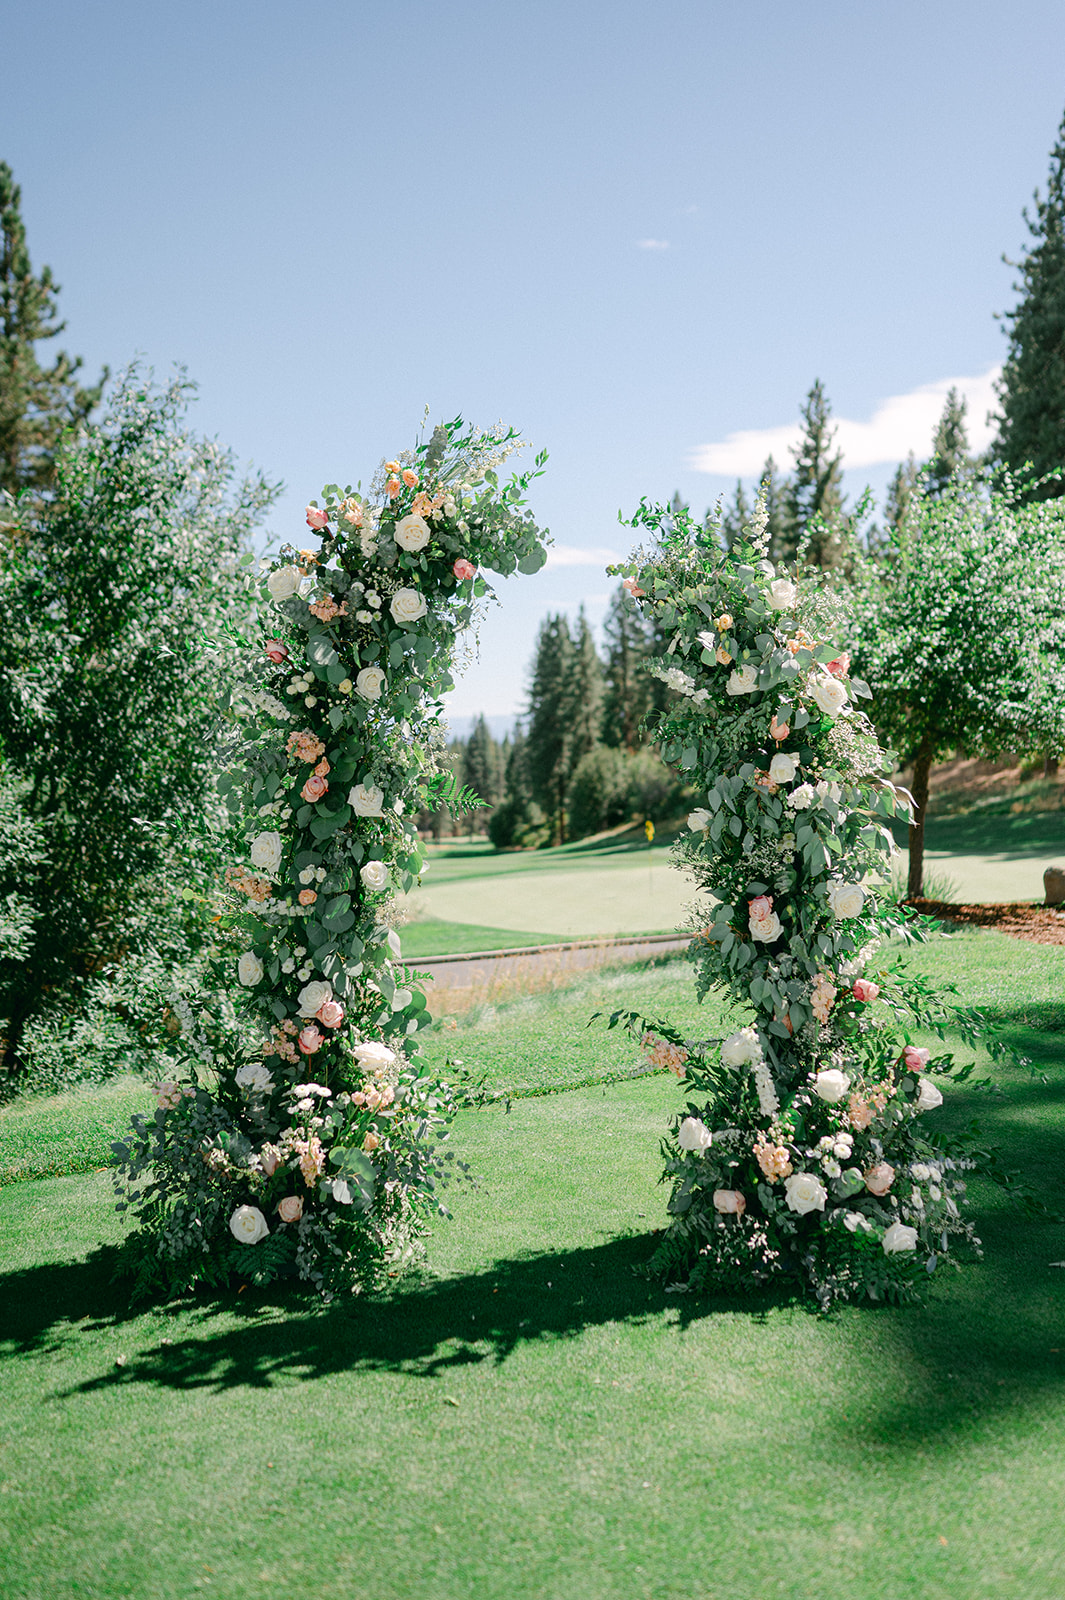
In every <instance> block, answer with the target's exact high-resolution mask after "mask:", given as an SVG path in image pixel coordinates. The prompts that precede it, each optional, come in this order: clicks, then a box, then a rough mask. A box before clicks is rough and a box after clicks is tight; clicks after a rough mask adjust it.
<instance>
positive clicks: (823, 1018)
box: [810, 972, 839, 1023]
mask: <svg viewBox="0 0 1065 1600" xmlns="http://www.w3.org/2000/svg"><path fill="white" fill-rule="evenodd" d="M838 993H839V990H838V989H837V988H836V986H835V984H834V983H833V982H832V981H831V980H830V978H829V975H828V973H827V972H819V973H818V974H817V976H816V977H815V979H814V983H813V989H812V990H811V993H810V1009H811V1010H812V1011H813V1014H814V1016H815V1017H816V1018H817V1020H818V1022H821V1023H825V1022H827V1021H828V1013H829V1012H830V1011H831V1009H832V1002H833V1000H834V999H835V998H836V995H837V994H838Z"/></svg>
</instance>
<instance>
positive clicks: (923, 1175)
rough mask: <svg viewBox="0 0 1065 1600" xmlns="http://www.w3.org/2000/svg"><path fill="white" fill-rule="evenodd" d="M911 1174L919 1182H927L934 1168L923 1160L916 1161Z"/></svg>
mask: <svg viewBox="0 0 1065 1600" xmlns="http://www.w3.org/2000/svg"><path fill="white" fill-rule="evenodd" d="M910 1176H911V1177H913V1178H916V1179H917V1182H918V1183H927V1182H928V1179H929V1178H930V1177H931V1176H932V1169H931V1167H929V1166H926V1165H925V1163H924V1162H923V1161H915V1162H914V1163H913V1166H912V1167H911V1168H910Z"/></svg>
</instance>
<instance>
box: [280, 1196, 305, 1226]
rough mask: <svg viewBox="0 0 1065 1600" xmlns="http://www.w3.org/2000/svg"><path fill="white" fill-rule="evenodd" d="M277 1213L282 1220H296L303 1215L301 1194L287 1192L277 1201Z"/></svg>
mask: <svg viewBox="0 0 1065 1600" xmlns="http://www.w3.org/2000/svg"><path fill="white" fill-rule="evenodd" d="M277 1214H278V1216H279V1217H280V1218H281V1221H282V1222H298V1221H299V1220H300V1218H301V1217H302V1215H303V1196H302V1195H299V1194H287V1195H286V1196H285V1198H284V1199H283V1200H279V1201H278V1204H277Z"/></svg>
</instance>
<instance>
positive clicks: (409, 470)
mask: <svg viewBox="0 0 1065 1600" xmlns="http://www.w3.org/2000/svg"><path fill="white" fill-rule="evenodd" d="M401 476H402V478H403V482H404V483H405V484H406V485H407V488H408V489H416V488H417V487H418V474H417V473H416V472H415V471H414V468H413V467H404V468H403V472H402V474H401Z"/></svg>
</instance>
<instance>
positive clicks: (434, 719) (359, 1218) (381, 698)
mask: <svg viewBox="0 0 1065 1600" xmlns="http://www.w3.org/2000/svg"><path fill="white" fill-rule="evenodd" d="M515 439H516V436H515V435H514V433H513V431H506V430H503V429H501V428H499V429H496V430H494V431H492V432H489V433H480V432H477V431H473V430H470V431H467V430H465V428H464V425H463V424H462V423H461V420H460V421H457V422H455V423H452V424H449V425H448V426H446V427H438V428H437V429H436V430H435V431H434V432H433V434H432V436H431V438H430V439H429V440H428V441H427V442H424V443H422V444H419V445H418V447H417V448H416V449H415V450H413V451H410V452H405V453H404V454H402V455H399V456H397V457H396V458H395V459H394V460H391V461H386V462H385V463H384V464H383V466H382V469H381V470H380V472H379V473H378V475H377V477H376V478H375V480H374V482H373V484H372V485H371V488H370V490H369V492H367V493H365V494H364V493H363V492H361V490H360V489H359V488H358V487H356V488H352V487H350V486H349V487H347V488H345V489H343V490H341V489H340V488H339V487H338V486H337V485H330V486H328V487H327V488H326V489H325V490H324V492H323V495H322V503H321V504H320V505H319V504H317V503H314V502H312V504H311V505H309V506H308V508H307V524H308V526H309V527H310V528H311V530H312V531H313V532H314V534H315V535H316V536H317V542H316V544H315V547H314V548H313V549H295V548H292V547H289V546H283V547H282V549H281V552H280V558H279V559H278V560H277V561H275V562H273V563H271V564H270V567H269V570H268V571H267V572H266V574H265V576H264V578H263V579H262V582H261V584H260V586H259V602H260V612H259V614H260V619H261V637H260V638H259V639H258V640H256V641H255V643H254V644H253V645H252V646H251V648H250V649H249V648H248V646H247V642H246V641H243V640H240V639H235V640H234V655H235V657H236V668H237V683H238V686H237V687H236V688H235V690H234V693H233V697H232V706H231V722H230V729H229V738H230V742H229V747H228V752H227V755H226V757H225V760H224V762H223V767H224V770H223V771H222V772H221V774H220V779H219V787H220V789H221V790H222V792H223V793H224V794H225V795H226V798H227V800H228V802H229V804H230V806H231V808H232V809H233V811H234V812H235V813H236V814H237V815H238V816H240V817H242V818H243V819H244V821H245V823H246V842H247V850H246V854H245V856H244V858H243V859H242V860H237V861H234V862H233V863H232V865H231V867H230V869H229V872H228V874H227V885H228V894H229V910H228V914H227V919H226V920H227V922H228V927H229V933H230V937H231V942H235V943H236V947H237V950H239V949H240V946H241V945H243V946H244V949H243V951H242V952H241V953H240V954H239V957H238V956H237V953H236V950H235V951H234V956H233V961H232V969H231V972H230V974H229V983H230V986H231V987H232V988H233V989H234V990H235V991H236V992H237V993H238V994H239V995H241V996H242V1011H243V1017H244V1025H245V1026H244V1032H243V1035H242V1037H241V1039H240V1040H239V1041H238V1042H237V1043H234V1042H233V1039H232V1034H230V1035H229V1036H223V1042H222V1044H219V1042H218V1037H217V1035H216V1034H215V1033H212V1031H211V1029H210V1026H209V1024H208V1023H207V1022H205V1020H204V1019H203V1018H202V1017H200V1016H197V1015H196V1008H195V1007H194V1006H192V1005H179V1006H178V1007H177V1017H178V1021H179V1022H180V1023H181V1032H180V1035H179V1037H178V1038H177V1039H176V1041H175V1042H174V1045H173V1046H172V1049H171V1057H172V1059H171V1061H170V1062H168V1070H167V1075H166V1077H165V1078H164V1080H163V1081H162V1082H160V1083H159V1084H158V1085H157V1097H158V1109H157V1111H156V1112H155V1115H154V1117H152V1118H138V1119H135V1122H134V1128H133V1131H132V1132H131V1134H130V1135H129V1136H128V1137H127V1138H126V1139H125V1140H124V1141H123V1142H122V1143H121V1144H120V1145H118V1146H116V1155H117V1158H118V1163H119V1164H118V1177H117V1182H118V1186H119V1189H120V1192H121V1195H122V1203H123V1205H125V1206H130V1207H132V1209H133V1211H134V1213H135V1216H136V1218H137V1221H138V1223H139V1227H138V1229H137V1230H136V1231H135V1233H134V1234H133V1235H132V1238H131V1240H130V1241H129V1244H128V1246H127V1256H128V1259H129V1265H130V1267H131V1269H132V1270H133V1271H135V1272H136V1273H137V1275H138V1277H139V1279H140V1281H141V1283H142V1285H143V1286H144V1287H147V1288H151V1287H163V1288H166V1289H170V1290H175V1289H184V1288H188V1287H189V1286H191V1285H193V1284H195V1283H197V1282H208V1283H222V1282H225V1281H226V1280H227V1279H228V1278H229V1277H230V1276H231V1275H233V1274H237V1275H240V1276H242V1277H244V1278H250V1279H252V1280H253V1281H256V1282H265V1281H268V1280H269V1279H270V1278H271V1277H272V1276H274V1275H275V1274H276V1273H277V1272H278V1271H288V1272H296V1273H298V1274H299V1276H300V1277H301V1278H303V1279H305V1280H309V1281H310V1282H311V1283H313V1284H314V1285H315V1286H316V1287H317V1288H318V1289H320V1290H321V1291H322V1292H324V1293H326V1294H331V1293H334V1292H336V1291H337V1290H338V1289H342V1288H352V1289H358V1288H360V1287H364V1286H366V1285H369V1284H372V1283H374V1282H377V1281H379V1280H380V1278H381V1276H382V1274H383V1273H385V1272H386V1271H388V1270H394V1269H395V1266H396V1264H397V1263H398V1262H401V1261H402V1260H404V1259H406V1258H407V1256H408V1255H409V1254H410V1253H411V1251H412V1249H413V1248H414V1247H415V1245H416V1244H417V1240H418V1238H419V1235H420V1234H421V1232H422V1231H423V1230H424V1227H425V1224H426V1218H427V1217H428V1216H431V1215H432V1213H433V1211H434V1210H443V1206H442V1204H441V1202H440V1200H439V1196H438V1188H439V1185H440V1183H441V1180H442V1179H443V1178H444V1177H445V1176H446V1174H447V1171H448V1168H447V1165H446V1163H447V1161H448V1160H449V1159H450V1152H446V1153H445V1152H442V1151H441V1150H440V1145H441V1142H442V1140H443V1139H444V1138H446V1134H447V1126H448V1123H449V1120H450V1118H451V1116H452V1114H453V1110H454V1099H453V1095H452V1093H451V1091H450V1090H449V1089H448V1087H447V1086H446V1085H442V1084H440V1083H437V1082H435V1081H433V1079H431V1078H430V1077H429V1076H428V1075H427V1074H426V1073H425V1072H423V1071H421V1070H420V1069H419V1066H418V1051H417V1033H418V1030H419V1029H420V1028H421V1027H423V1026H424V1025H425V1024H426V1023H427V1021H428V1020H429V1018H428V1012H427V1009H426V1002H425V996H424V994H423V992H422V990H421V989H420V987H419V986H418V983H417V981H416V979H415V976H414V975H413V974H412V973H411V972H410V970H409V969H407V968H405V967H404V966H402V964H401V944H400V938H399V934H398V932H397V930H396V927H395V925H394V924H395V923H396V920H397V918H396V908H395V902H394V895H395V893H396V892H397V891H401V890H406V889H409V888H410V887H411V885H412V884H413V883H414V882H415V881H416V879H417V878H418V877H419V874H420V873H421V872H422V871H423V870H424V867H425V863H424V861H423V856H422V850H421V847H420V844H419V839H418V834H417V830H416V828H415V823H414V817H415V816H416V815H417V812H418V810H419V808H420V807H421V806H423V805H425V804H426V803H432V802H433V801H434V800H436V801H439V800H441V799H444V798H446V799H448V800H450V801H451V802H452V803H455V800H456V798H457V799H458V800H459V801H460V802H461V799H462V797H461V796H456V795H455V793H454V786H453V784H452V782H451V779H450V776H449V774H448V773H447V772H446V770H445V769H444V764H443V761H442V757H443V754H444V750H445V741H446V726H445V724H444V723H443V721H442V713H441V707H440V696H441V695H442V694H443V693H444V692H445V691H446V690H447V689H449V688H451V687H452V679H451V671H452V661H453V657H454V652H455V646H456V640H457V637H458V635H459V633H460V632H461V631H462V630H464V629H466V628H468V627H469V626H470V625H471V623H472V622H473V620H474V618H475V614H476V608H477V602H478V600H479V599H480V598H481V597H482V596H484V595H485V594H487V593H490V590H489V588H488V585H487V582H486V580H485V578H484V576H483V570H484V569H488V570H491V571H493V572H497V573H501V574H503V575H509V574H511V573H513V572H515V571H518V572H524V573H532V572H535V571H537V570H538V569H539V568H540V567H541V566H542V565H543V562H544V560H545V557H546V552H545V548H544V535H543V534H542V533H541V532H540V530H538V529H537V527H536V525H535V523H534V522H533V520H532V517H531V514H530V513H529V512H528V511H527V510H526V509H525V492H526V490H527V488H528V485H529V483H530V482H531V480H532V478H533V477H534V476H537V475H538V473H539V470H540V469H541V468H542V465H543V460H544V458H543V457H542V456H540V457H538V458H537V461H536V465H535V468H534V469H530V470H529V471H527V472H525V473H524V474H521V475H517V476H515V477H514V478H513V479H511V481H510V482H508V483H506V484H501V483H500V481H499V479H498V477H497V474H496V468H497V466H498V465H499V463H500V462H501V461H502V460H503V459H505V457H506V456H507V455H509V454H510V453H511V452H512V450H514V449H515V448H517V445H516V443H515ZM226 1037H228V1039H229V1043H228V1044H227V1043H226V1042H225V1039H226Z"/></svg>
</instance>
